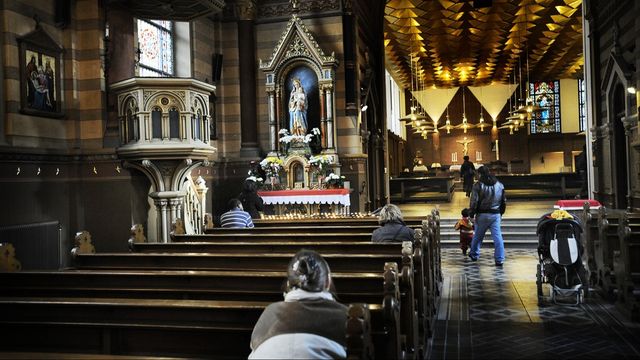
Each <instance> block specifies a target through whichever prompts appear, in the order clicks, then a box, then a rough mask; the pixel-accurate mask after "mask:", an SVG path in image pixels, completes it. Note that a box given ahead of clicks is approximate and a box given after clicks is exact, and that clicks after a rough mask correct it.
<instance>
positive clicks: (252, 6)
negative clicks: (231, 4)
mask: <svg viewBox="0 0 640 360" xmlns="http://www.w3.org/2000/svg"><path fill="white" fill-rule="evenodd" d="M235 11H236V15H237V17H238V20H241V21H242V20H255V19H256V15H257V13H258V9H257V4H256V0H239V1H238V2H237V3H236V5H235Z"/></svg>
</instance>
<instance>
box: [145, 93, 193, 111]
mask: <svg viewBox="0 0 640 360" xmlns="http://www.w3.org/2000/svg"><path fill="white" fill-rule="evenodd" d="M164 99H166V100H164ZM153 106H158V107H160V108H161V109H162V112H163V113H168V112H169V109H171V108H172V107H175V108H176V109H177V110H178V112H180V113H183V112H186V111H187V109H189V106H187V104H185V102H184V99H182V98H180V96H177V95H176V94H174V93H172V92H169V91H160V92H157V93H155V94H153V95H152V96H150V97H149V98H148V99H147V100H146V101H145V103H144V109H145V111H151V108H152V107H153Z"/></svg>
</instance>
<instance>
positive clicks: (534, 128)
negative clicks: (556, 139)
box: [529, 80, 560, 134]
mask: <svg viewBox="0 0 640 360" xmlns="http://www.w3.org/2000/svg"><path fill="white" fill-rule="evenodd" d="M529 93H530V94H531V97H532V98H533V101H534V103H535V104H536V105H538V106H539V107H541V108H542V109H541V110H540V111H534V112H533V113H532V114H531V133H532V134H540V133H559V132H560V81H558V80H554V81H538V82H533V83H531V84H529Z"/></svg>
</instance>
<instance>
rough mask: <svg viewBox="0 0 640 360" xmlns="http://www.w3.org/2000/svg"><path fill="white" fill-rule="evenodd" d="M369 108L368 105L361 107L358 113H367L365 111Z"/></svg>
mask: <svg viewBox="0 0 640 360" xmlns="http://www.w3.org/2000/svg"><path fill="white" fill-rule="evenodd" d="M368 108H369V105H366V104H365V105H362V107H360V111H362V112H365V111H367V109H368Z"/></svg>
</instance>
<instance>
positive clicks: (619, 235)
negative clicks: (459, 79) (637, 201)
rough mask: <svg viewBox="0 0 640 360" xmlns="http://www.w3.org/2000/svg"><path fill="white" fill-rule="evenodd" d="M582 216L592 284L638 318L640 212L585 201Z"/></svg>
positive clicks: (639, 305) (639, 319)
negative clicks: (609, 207)
mask: <svg viewBox="0 0 640 360" xmlns="http://www.w3.org/2000/svg"><path fill="white" fill-rule="evenodd" d="M582 218H583V219H584V220H585V221H584V222H585V224H584V235H585V244H586V252H587V261H588V265H589V270H590V272H591V274H590V283H591V285H592V286H593V287H595V288H596V289H597V290H599V291H600V292H601V294H602V295H604V297H605V298H608V299H610V300H612V301H615V302H616V304H617V305H619V308H620V309H621V310H623V312H624V313H627V314H628V315H629V318H630V319H632V320H634V321H640V212H628V211H624V210H611V209H606V208H605V207H600V208H599V209H598V210H597V211H595V210H592V209H591V208H590V206H589V204H588V203H585V205H584V208H583V213H582Z"/></svg>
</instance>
